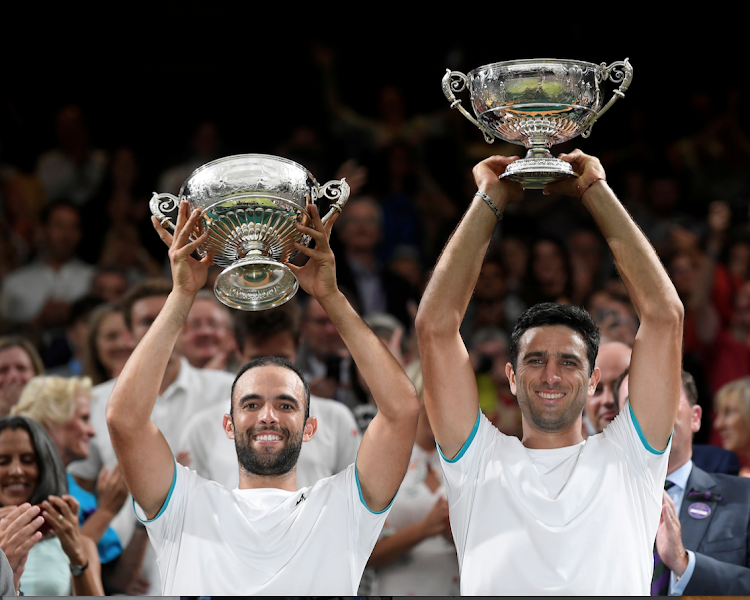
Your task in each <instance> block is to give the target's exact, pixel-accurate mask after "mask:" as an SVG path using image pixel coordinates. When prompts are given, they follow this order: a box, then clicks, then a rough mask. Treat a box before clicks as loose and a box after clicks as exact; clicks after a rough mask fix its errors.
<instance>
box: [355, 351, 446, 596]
mask: <svg viewBox="0 0 750 600" xmlns="http://www.w3.org/2000/svg"><path fill="white" fill-rule="evenodd" d="M407 375H409V378H410V379H411V380H412V383H414V387H415V388H416V390H417V393H418V394H419V398H420V404H421V407H422V409H421V411H420V413H419V423H418V425H417V435H416V439H415V441H414V450H413V451H412V455H411V459H410V461H409V468H408V469H407V471H406V475H405V476H404V481H403V483H402V484H401V488H400V489H399V492H400V493H399V494H398V495H397V496H396V498H395V500H394V501H393V504H392V506H391V510H390V512H389V513H388V519H386V522H385V525H384V526H383V531H382V533H381V534H380V539H379V540H378V542H377V544H375V548H374V549H373V551H372V555H371V556H370V560H369V561H368V563H367V567H368V568H370V569H371V568H375V569H376V571H377V588H376V589H377V593H378V594H385V595H390V596H455V595H458V593H459V589H458V583H459V573H458V558H457V556H456V548H455V546H454V545H453V536H452V534H451V528H450V521H449V519H448V500H447V499H446V497H445V490H444V488H443V472H442V470H441V468H440V460H439V458H438V454H437V447H436V445H435V436H434V434H433V433H432V428H431V427H430V421H429V419H428V418H427V411H426V410H425V408H424V385H423V384H422V374H421V365H420V363H419V362H418V361H416V362H413V363H411V364H410V365H409V366H408V367H407ZM360 591H361V590H360ZM371 593H372V592H371Z"/></svg>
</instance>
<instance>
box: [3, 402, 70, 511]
mask: <svg viewBox="0 0 750 600" xmlns="http://www.w3.org/2000/svg"><path fill="white" fill-rule="evenodd" d="M6 429H10V430H11V431H16V430H17V429H23V430H24V431H26V433H28V434H29V437H30V438H31V445H32V446H34V452H35V453H36V462H37V466H38V468H39V479H37V482H36V486H35V487H34V490H33V491H32V492H31V496H30V497H29V500H28V502H29V504H39V503H40V502H42V501H44V500H46V499H47V497H48V496H51V495H52V496H62V495H63V494H67V493H68V478H67V475H66V474H65V467H64V466H63V462H62V458H60V453H59V452H58V450H57V447H56V446H55V443H54V442H53V441H52V438H51V437H50V436H49V434H48V433H47V432H46V431H45V430H44V427H42V426H41V425H40V424H39V423H37V422H36V421H33V420H32V419H29V418H27V417H21V416H18V415H16V416H7V417H3V418H2V419H0V433H2V432H3V431H5V430H6Z"/></svg>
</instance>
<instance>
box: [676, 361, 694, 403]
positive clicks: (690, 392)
mask: <svg viewBox="0 0 750 600" xmlns="http://www.w3.org/2000/svg"><path fill="white" fill-rule="evenodd" d="M680 383H681V384H682V389H683V390H685V397H686V398H687V401H688V404H690V406H695V405H696V404H698V386H697V385H695V379H694V378H693V376H692V375H691V374H690V373H688V372H687V371H686V370H685V369H682V374H681V381H680Z"/></svg>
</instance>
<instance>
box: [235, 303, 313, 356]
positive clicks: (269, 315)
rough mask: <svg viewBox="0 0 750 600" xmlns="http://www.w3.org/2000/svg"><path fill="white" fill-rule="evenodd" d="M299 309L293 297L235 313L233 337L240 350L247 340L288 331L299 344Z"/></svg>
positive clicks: (251, 340)
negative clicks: (257, 308)
mask: <svg viewBox="0 0 750 600" xmlns="http://www.w3.org/2000/svg"><path fill="white" fill-rule="evenodd" d="M301 313H302V311H301V309H300V307H299V304H298V303H297V302H296V300H295V299H292V300H291V301H290V302H287V303H286V304H282V305H281V306H277V307H275V308H271V309H269V310H262V311H257V312H240V313H239V314H237V315H235V320H234V337H235V339H236V340H237V346H238V347H239V348H240V351H242V350H244V349H245V344H247V343H248V342H257V341H264V340H267V339H269V338H271V337H273V336H274V335H277V334H279V333H288V334H289V335H291V336H292V340H294V344H295V345H297V344H299V335H300V323H301Z"/></svg>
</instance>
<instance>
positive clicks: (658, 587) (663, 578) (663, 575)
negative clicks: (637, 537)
mask: <svg viewBox="0 0 750 600" xmlns="http://www.w3.org/2000/svg"><path fill="white" fill-rule="evenodd" d="M673 485H674V483H672V482H671V481H665V482H664V489H665V490H668V489H669V488H671V487H672V486H673ZM671 573H672V571H670V570H669V569H668V568H667V565H665V564H664V563H663V562H662V560H661V557H660V556H659V553H658V552H657V551H656V540H654V575H653V577H652V578H651V595H652V596H666V595H668V594H669V576H670V574H671Z"/></svg>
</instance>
